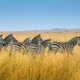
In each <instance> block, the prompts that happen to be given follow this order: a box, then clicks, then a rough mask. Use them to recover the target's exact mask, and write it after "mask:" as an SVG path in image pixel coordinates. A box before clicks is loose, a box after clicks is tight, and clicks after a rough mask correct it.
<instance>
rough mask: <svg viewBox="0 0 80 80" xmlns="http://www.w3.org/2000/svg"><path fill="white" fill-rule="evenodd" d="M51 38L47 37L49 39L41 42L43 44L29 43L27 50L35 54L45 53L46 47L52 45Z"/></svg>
mask: <svg viewBox="0 0 80 80" xmlns="http://www.w3.org/2000/svg"><path fill="white" fill-rule="evenodd" d="M50 40H51V39H47V40H45V41H43V42H42V43H41V45H35V44H30V45H28V47H27V50H28V51H29V52H30V53H33V54H35V53H43V54H44V52H45V48H46V47H50V45H51V43H50Z"/></svg>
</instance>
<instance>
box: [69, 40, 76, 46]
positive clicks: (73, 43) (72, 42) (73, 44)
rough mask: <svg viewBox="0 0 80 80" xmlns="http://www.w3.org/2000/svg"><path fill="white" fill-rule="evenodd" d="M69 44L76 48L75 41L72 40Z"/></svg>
mask: <svg viewBox="0 0 80 80" xmlns="http://www.w3.org/2000/svg"><path fill="white" fill-rule="evenodd" d="M69 43H70V44H72V46H73V47H74V46H76V44H77V41H76V40H73V41H70V42H69Z"/></svg>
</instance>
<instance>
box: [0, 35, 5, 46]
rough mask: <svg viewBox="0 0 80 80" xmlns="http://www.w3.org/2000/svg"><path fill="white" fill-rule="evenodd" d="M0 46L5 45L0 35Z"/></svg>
mask: <svg viewBox="0 0 80 80" xmlns="http://www.w3.org/2000/svg"><path fill="white" fill-rule="evenodd" d="M0 44H3V45H4V44H6V42H5V41H4V39H3V38H2V35H0Z"/></svg>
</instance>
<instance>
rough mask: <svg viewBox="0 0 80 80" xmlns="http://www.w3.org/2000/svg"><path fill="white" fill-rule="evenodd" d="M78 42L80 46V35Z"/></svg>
mask: <svg viewBox="0 0 80 80" xmlns="http://www.w3.org/2000/svg"><path fill="white" fill-rule="evenodd" d="M77 44H78V45H79V46H80V37H78V40H77Z"/></svg>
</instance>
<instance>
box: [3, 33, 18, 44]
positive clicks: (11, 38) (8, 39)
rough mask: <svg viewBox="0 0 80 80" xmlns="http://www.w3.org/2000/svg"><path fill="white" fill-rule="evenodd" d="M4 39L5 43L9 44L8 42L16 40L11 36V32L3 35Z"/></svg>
mask: <svg viewBox="0 0 80 80" xmlns="http://www.w3.org/2000/svg"><path fill="white" fill-rule="evenodd" d="M4 41H5V42H6V45H8V44H10V42H17V40H16V39H15V38H14V37H13V35H12V34H10V35H8V36H7V37H5V38H4Z"/></svg>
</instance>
